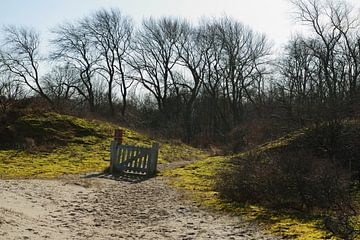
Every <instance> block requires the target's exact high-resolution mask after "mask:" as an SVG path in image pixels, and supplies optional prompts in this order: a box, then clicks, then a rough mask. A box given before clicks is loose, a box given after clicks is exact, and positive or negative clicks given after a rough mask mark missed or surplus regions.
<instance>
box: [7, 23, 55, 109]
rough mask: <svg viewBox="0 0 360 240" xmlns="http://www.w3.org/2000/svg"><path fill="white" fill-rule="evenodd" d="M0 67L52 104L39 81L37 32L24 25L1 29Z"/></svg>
mask: <svg viewBox="0 0 360 240" xmlns="http://www.w3.org/2000/svg"><path fill="white" fill-rule="evenodd" d="M3 35H4V37H3V39H2V48H1V50H0V68H1V69H3V70H4V71H6V72H8V73H10V74H11V75H14V76H15V79H17V80H19V81H21V82H22V83H24V84H25V85H26V86H27V87H29V88H30V89H31V90H32V91H33V92H35V93H37V94H39V95H40V96H41V97H43V98H44V99H46V100H47V101H48V102H49V103H51V104H52V101H51V99H50V98H49V97H48V96H47V95H46V94H45V92H44V90H43V87H42V85H41V81H40V75H39V67H40V64H41V61H42V58H41V55H40V52H39V45H40V40H39V33H37V32H36V31H35V30H33V29H28V28H24V27H15V26H7V27H4V29H3Z"/></svg>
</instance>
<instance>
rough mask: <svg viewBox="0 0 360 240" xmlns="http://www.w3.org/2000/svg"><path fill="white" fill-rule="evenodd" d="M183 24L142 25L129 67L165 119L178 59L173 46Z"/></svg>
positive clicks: (171, 21) (167, 20) (148, 22)
mask: <svg viewBox="0 0 360 240" xmlns="http://www.w3.org/2000/svg"><path fill="white" fill-rule="evenodd" d="M183 31H184V26H183V22H182V21H179V20H178V19H175V18H173V19H172V18H161V19H159V20H155V19H153V18H149V19H147V20H145V21H143V24H142V28H141V29H140V31H139V32H138V33H137V35H136V37H135V39H136V40H135V41H134V45H133V50H134V52H133V54H132V59H131V65H132V67H133V69H134V73H135V75H134V79H136V80H138V81H139V82H140V83H141V84H142V86H143V87H144V88H145V89H147V90H148V91H149V92H150V93H151V94H152V96H153V97H154V98H155V100H156V102H157V105H158V108H159V110H160V112H161V113H162V114H163V115H164V116H165V117H168V112H167V108H168V102H167V101H168V97H169V96H170V94H171V91H172V90H173V89H172V87H173V81H174V74H173V70H174V67H175V65H176V63H177V61H178V59H179V56H178V52H177V48H176V43H178V41H179V39H180V38H181V36H182V35H183Z"/></svg>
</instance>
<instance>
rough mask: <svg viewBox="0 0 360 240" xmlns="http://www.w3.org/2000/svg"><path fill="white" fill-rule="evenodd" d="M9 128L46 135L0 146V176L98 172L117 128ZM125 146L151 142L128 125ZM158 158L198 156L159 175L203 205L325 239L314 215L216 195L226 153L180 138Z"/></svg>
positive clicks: (40, 121)
mask: <svg viewBox="0 0 360 240" xmlns="http://www.w3.org/2000/svg"><path fill="white" fill-rule="evenodd" d="M8 127H9V128H20V129H21V130H22V131H24V132H25V133H26V136H27V137H32V136H33V137H34V138H35V137H36V136H38V135H39V134H40V135H45V136H48V137H49V139H48V140H47V142H46V144H44V145H38V146H37V147H36V149H34V150H33V151H25V150H0V178H17V177H20V178H33V177H36V178H39V177H40V178H53V177H57V176H59V175H62V174H77V173H83V172H92V171H102V170H104V169H105V168H107V167H108V166H109V146H110V142H111V139H112V134H113V129H114V128H116V127H117V126H115V125H112V124H109V123H104V122H99V121H89V120H84V119H80V118H76V117H72V116H66V115H59V114H56V113H44V114H36V115H26V116H23V117H21V118H19V119H18V120H17V121H16V122H14V123H13V124H10V125H9V126H8ZM301 135H302V133H301V132H300V133H297V134H295V135H292V136H290V137H287V138H283V139H280V140H278V141H274V142H271V143H269V144H266V145H263V146H261V147H260V148H259V151H267V150H270V149H274V148H278V147H282V146H285V145H288V144H289V143H290V142H291V141H294V140H296V139H297V138H298V136H301ZM124 142H125V144H134V145H140V146H151V144H152V143H153V140H152V139H150V138H149V137H147V136H145V135H141V134H139V133H136V132H134V131H131V130H129V129H125V133H124ZM160 144H161V147H160V153H159V162H160V163H166V162H171V161H181V160H183V159H186V160H188V159H201V160H199V161H196V162H194V163H193V164H190V165H187V166H185V167H181V168H177V169H169V170H166V171H164V172H162V173H161V174H162V175H164V176H168V177H170V183H171V184H172V185H174V186H177V187H179V188H182V189H186V190H190V192H191V193H192V196H194V197H195V199H197V200H198V201H199V203H201V204H203V205H204V206H210V207H212V208H214V209H218V210H223V211H228V212H232V213H234V214H238V215H241V216H246V217H249V218H251V219H257V220H260V222H262V223H264V224H265V226H267V227H268V229H269V230H271V231H272V232H275V233H278V234H280V235H284V236H293V237H297V238H298V239H324V238H329V235H328V234H327V233H326V232H325V231H323V230H321V222H320V221H319V220H317V219H308V220H305V219H304V218H303V217H298V216H294V215H291V214H287V213H278V212H276V213H274V212H271V211H269V210H267V209H264V208H260V207H257V206H237V205H236V204H234V203H229V202H226V201H224V200H222V199H220V198H219V197H218V194H217V192H215V191H214V190H213V189H214V183H215V175H216V172H217V169H223V168H224V167H227V159H229V158H230V156H228V157H223V156H216V157H209V156H207V155H206V154H205V153H204V152H202V151H200V150H198V149H195V148H191V147H189V146H187V145H184V144H182V143H179V142H176V143H174V142H169V141H160Z"/></svg>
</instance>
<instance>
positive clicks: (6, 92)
mask: <svg viewBox="0 0 360 240" xmlns="http://www.w3.org/2000/svg"><path fill="white" fill-rule="evenodd" d="M24 96H25V91H24V88H23V86H22V83H21V82H20V81H18V80H17V79H16V78H15V76H14V75H12V74H11V73H5V74H1V75H0V112H2V113H4V112H6V111H7V110H8V109H10V108H11V106H12V104H13V103H14V100H17V99H21V98H23V97H24Z"/></svg>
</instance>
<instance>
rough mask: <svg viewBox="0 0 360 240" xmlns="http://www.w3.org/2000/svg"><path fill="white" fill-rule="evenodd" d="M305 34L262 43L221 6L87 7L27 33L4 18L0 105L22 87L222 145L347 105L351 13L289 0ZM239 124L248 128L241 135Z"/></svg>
mask: <svg viewBox="0 0 360 240" xmlns="http://www.w3.org/2000/svg"><path fill="white" fill-rule="evenodd" d="M292 3H293V5H294V9H295V11H296V14H295V17H296V19H297V20H298V21H299V22H301V23H302V24H304V25H306V26H307V29H308V33H307V34H306V35H298V36H294V37H292V39H290V40H289V42H288V44H287V45H286V46H285V47H284V48H283V49H282V51H281V52H276V53H275V52H274V51H273V49H272V45H271V44H270V43H269V40H268V39H267V37H266V36H265V35H263V34H260V33H257V32H255V31H253V30H252V29H251V28H249V27H247V26H245V25H244V24H242V23H240V22H238V21H237V20H235V19H232V18H229V17H222V18H218V19H203V20H202V21H200V22H199V23H198V24H193V23H190V22H188V21H186V20H185V19H180V18H176V17H163V18H158V19H155V18H147V19H144V20H143V22H142V24H141V25H140V26H135V25H134V23H133V21H132V19H131V18H130V17H128V16H126V15H124V14H123V13H122V12H120V11H119V10H117V9H110V10H104V9H103V10H99V11H97V12H95V13H93V14H91V15H89V16H86V17H83V18H81V19H79V20H77V21H73V22H68V23H63V24H61V25H58V26H56V27H54V28H53V29H52V39H51V41H50V45H49V48H48V49H49V51H48V52H47V53H45V54H44V53H42V50H44V48H41V47H40V37H39V33H38V32H37V31H36V30H34V29H30V28H24V27H17V26H7V27H4V28H3V30H2V34H1V35H2V38H1V43H2V44H1V47H0V96H1V97H0V106H1V110H2V111H3V112H4V111H6V110H7V109H9V108H11V102H12V101H13V100H15V99H21V98H24V97H30V96H39V97H41V98H43V99H44V100H45V101H46V102H47V103H48V104H49V105H50V106H51V107H52V108H53V109H57V110H62V111H70V110H71V111H74V112H82V113H87V112H90V113H92V114H98V115H101V116H104V115H107V116H109V117H112V118H114V119H118V120H122V121H127V122H128V123H129V124H134V125H137V126H139V127H143V128H148V129H149V128H150V129H155V130H160V131H161V132H163V133H165V134H168V135H171V136H173V137H180V138H182V139H183V140H186V141H188V142H193V143H201V144H209V143H214V142H215V143H216V142H218V143H221V142H224V141H225V140H226V141H227V142H232V143H233V144H232V146H231V147H232V148H233V150H239V148H241V147H244V146H247V145H251V144H256V143H259V142H262V141H264V140H266V139H269V138H272V137H275V136H276V135H278V134H281V133H283V132H284V131H289V130H291V129H296V128H299V127H303V126H307V125H311V124H314V123H315V124H317V123H321V122H324V121H328V122H336V121H338V120H339V119H344V118H352V117H356V116H357V115H358V113H359V107H358V106H359V85H358V84H359V75H360V66H359V64H360V36H359V32H360V25H359V20H360V17H359V15H358V14H357V13H358V12H356V11H355V10H354V9H353V8H352V7H351V6H350V5H349V4H348V3H346V2H345V1H315V0H293V1H292ZM249 131H251V134H249Z"/></svg>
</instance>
